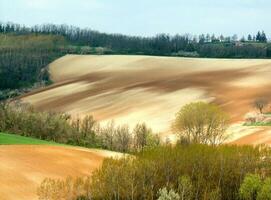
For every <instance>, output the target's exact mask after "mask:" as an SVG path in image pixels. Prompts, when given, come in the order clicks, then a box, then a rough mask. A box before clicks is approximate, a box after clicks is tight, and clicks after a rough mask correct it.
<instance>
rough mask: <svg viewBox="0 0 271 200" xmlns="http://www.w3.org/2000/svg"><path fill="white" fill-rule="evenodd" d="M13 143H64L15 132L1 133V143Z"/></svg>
mask: <svg viewBox="0 0 271 200" xmlns="http://www.w3.org/2000/svg"><path fill="white" fill-rule="evenodd" d="M4 144H5V145H12V144H30V145H31V144H32V145H35V144H39V145H61V146H62V145H63V144H58V143H55V142H49V141H45V140H39V139H35V138H31V137H24V136H20V135H15V134H8V133H0V145H4Z"/></svg>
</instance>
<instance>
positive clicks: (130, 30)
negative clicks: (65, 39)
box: [0, 0, 271, 37]
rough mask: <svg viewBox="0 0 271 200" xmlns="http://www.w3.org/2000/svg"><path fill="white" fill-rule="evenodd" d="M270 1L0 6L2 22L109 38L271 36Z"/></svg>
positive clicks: (59, 1) (2, 2)
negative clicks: (62, 27) (76, 30)
mask: <svg viewBox="0 0 271 200" xmlns="http://www.w3.org/2000/svg"><path fill="white" fill-rule="evenodd" d="M270 10H271V0H133V1H132V0H0V21H1V22H8V21H10V22H15V23H20V24H25V25H35V24H43V23H54V24H68V25H75V26H79V27H82V28H86V27H88V28H91V29H93V30H98V31H101V32H107V33H122V34H127V35H140V36H152V35H155V34H157V33H169V34H172V35H173V34H177V33H179V34H185V33H190V34H193V35H198V34H201V33H204V34H206V33H211V34H212V33H214V34H216V35H220V34H223V35H227V36H230V35H233V34H238V35H239V36H240V37H241V36H243V35H247V34H249V33H253V34H254V33H256V32H257V31H258V30H264V31H265V32H266V33H267V35H270V36H271V22H270V19H271V12H270Z"/></svg>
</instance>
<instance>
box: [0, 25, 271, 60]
mask: <svg viewBox="0 0 271 200" xmlns="http://www.w3.org/2000/svg"><path fill="white" fill-rule="evenodd" d="M0 33H15V34H17V35H25V34H33V33H35V34H52V35H61V36H64V37H65V38H66V39H67V41H69V42H70V43H71V44H72V45H79V46H90V47H104V48H107V49H109V52H110V53H112V54H114V53H115V54H145V55H163V56H190V57H191V56H194V57H217V58H267V57H270V56H271V46H270V45H269V44H268V43H266V42H267V37H266V35H265V33H264V32H263V31H262V32H260V31H259V32H258V33H257V34H256V35H254V36H253V35H251V34H249V35H248V36H247V38H244V37H242V38H241V39H239V40H238V37H237V35H233V36H231V37H225V36H223V35H221V36H215V35H210V34H206V35H204V34H202V35H200V36H192V35H189V34H185V35H178V34H177V35H174V36H171V35H168V34H158V35H156V36H154V37H140V36H126V35H122V34H107V33H100V32H98V31H94V30H91V29H81V28H78V27H74V26H68V25H54V24H44V25H36V26H32V27H25V26H22V25H19V24H13V23H2V24H0ZM259 44H261V45H259Z"/></svg>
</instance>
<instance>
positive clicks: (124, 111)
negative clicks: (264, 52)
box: [21, 55, 271, 144]
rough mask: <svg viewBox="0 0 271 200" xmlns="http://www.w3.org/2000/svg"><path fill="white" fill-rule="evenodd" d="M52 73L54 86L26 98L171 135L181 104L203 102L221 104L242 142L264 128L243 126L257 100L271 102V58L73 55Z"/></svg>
mask: <svg viewBox="0 0 271 200" xmlns="http://www.w3.org/2000/svg"><path fill="white" fill-rule="evenodd" d="M50 74H51V79H52V80H53V81H54V84H53V85H51V86H48V87H45V88H43V89H40V90H36V91H33V92H31V93H28V94H26V95H24V96H22V97H21V99H22V100H23V101H24V102H29V103H31V104H32V105H34V106H35V107H36V108H38V109H39V110H54V111H60V112H67V113H69V114H71V115H72V116H84V115H87V114H92V115H94V117H95V118H96V119H97V120H98V121H100V122H101V123H102V124H104V123H107V122H108V121H110V120H115V122H116V123H117V124H118V123H119V124H123V123H127V124H129V125H130V126H134V125H135V124H136V123H138V122H146V123H147V124H148V125H149V126H150V127H152V128H153V130H154V131H155V132H160V133H163V134H164V135H167V136H168V135H169V134H170V132H171V128H170V127H171V122H172V120H173V119H174V116H175V113H176V112H177V111H178V110H179V109H180V108H181V106H183V105H184V104H186V103H189V102H191V101H199V100H200V101H213V102H215V103H218V104H219V105H221V106H222V108H223V109H224V110H225V111H227V112H228V113H229V114H230V116H231V121H232V124H233V126H232V127H231V128H230V129H229V130H230V134H231V136H232V137H231V138H232V139H231V140H237V139H238V140H240V138H242V137H243V136H247V135H250V134H255V133H256V132H258V131H261V130H262V129H263V128H262V127H258V128H254V127H243V126H241V125H240V122H241V121H242V120H243V118H244V115H245V114H246V113H248V112H250V111H251V110H252V109H253V107H252V102H253V101H254V100H255V99H257V98H262V97H264V98H266V99H269V100H271V93H270V86H271V79H270V75H271V61H270V60H260V59H259V60H251V59H250V60H248V59H204V58H174V57H151V56H120V55H110V56H109V55H108V56H80V55H67V56H64V57H62V58H60V59H58V60H56V61H54V62H53V63H51V64H50ZM266 129H267V130H266ZM264 131H269V129H268V128H265V129H264ZM270 141H271V137H270V138H269V137H268V138H266V140H265V141H261V142H266V143H269V142H270ZM246 142H247V143H253V144H254V143H257V140H255V139H254V140H252V141H248V140H246ZM240 143H242V142H240Z"/></svg>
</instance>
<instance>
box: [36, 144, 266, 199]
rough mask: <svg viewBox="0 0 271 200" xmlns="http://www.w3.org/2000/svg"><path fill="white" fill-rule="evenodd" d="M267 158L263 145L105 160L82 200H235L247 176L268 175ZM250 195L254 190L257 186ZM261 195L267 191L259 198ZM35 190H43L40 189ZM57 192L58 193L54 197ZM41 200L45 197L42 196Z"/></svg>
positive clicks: (163, 150)
mask: <svg viewBox="0 0 271 200" xmlns="http://www.w3.org/2000/svg"><path fill="white" fill-rule="evenodd" d="M270 153H271V151H270V149H269V148H267V147H264V146H258V147H252V146H242V147H238V146H225V145H222V146H207V145H197V144H195V145H188V146H184V145H182V146H180V145H178V146H176V147H171V146H160V147H157V148H152V149H150V150H145V151H143V152H142V153H140V154H138V155H137V156H136V157H129V156H128V157H123V158H120V159H113V158H110V159H106V160H105V161H104V162H103V165H102V167H101V168H100V169H98V170H97V171H95V172H94V174H93V175H92V177H91V180H92V182H91V184H90V185H88V186H89V187H87V190H86V191H85V193H88V195H91V198H89V196H88V197H87V196H85V197H84V198H85V199H123V200H124V199H125V200H126V199H133V200H137V199H138V200H141V199H146V200H148V199H170V198H169V197H172V198H173V199H183V200H189V199H191V200H192V199H199V200H213V199H214V200H215V199H217V200H220V199H222V200H236V199H241V197H242V195H241V194H244V192H242V191H246V189H244V188H245V187H246V186H243V185H250V184H246V183H244V184H243V185H242V183H243V180H244V178H245V177H246V175H247V174H256V176H257V177H260V178H265V177H268V176H270V175H271V160H270V159H269V158H270ZM267 180H269V179H267ZM244 182H248V183H250V181H244ZM268 183H269V182H268ZM43 184H44V183H43ZM241 185H242V186H241ZM240 186H241V188H240ZM55 189H56V188H55V187H52V188H51V190H53V191H55ZM255 190H258V186H257V185H256V186H255ZM265 190H268V187H265V188H264V189H263V193H265V192H264V191H265ZM40 191H43V189H42V187H41V188H40ZM53 191H52V192H53ZM240 191H241V192H240ZM252 191H254V190H252ZM47 192H48V191H47ZM62 192H63V191H62V190H61V189H60V191H59V193H62ZM48 194H50V192H48ZM261 195H266V194H261ZM40 197H41V196H40ZM41 199H42V200H43V199H50V198H47V197H46V196H43V197H42V198H41Z"/></svg>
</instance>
